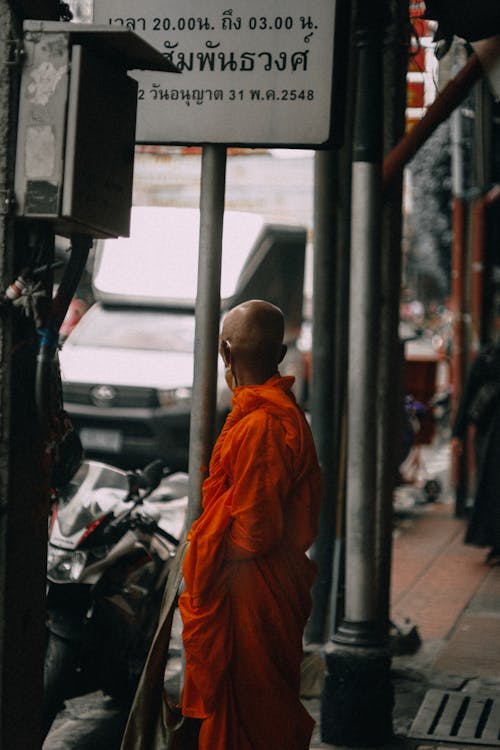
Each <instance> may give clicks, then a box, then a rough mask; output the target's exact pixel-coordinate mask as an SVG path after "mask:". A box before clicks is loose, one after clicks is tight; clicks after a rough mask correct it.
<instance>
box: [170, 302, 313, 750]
mask: <svg viewBox="0 0 500 750" xmlns="http://www.w3.org/2000/svg"><path fill="white" fill-rule="evenodd" d="M283 335H284V320H283V314H282V312H281V310H280V309H279V308H277V307H275V306H274V305H271V304H270V303H268V302H264V301H262V300H251V301H249V302H245V303H243V304H241V305H239V306H238V307H236V308H234V309H233V310H231V311H230V312H229V313H228V314H227V315H226V316H225V318H224V321H223V325H222V331H221V335H220V354H221V356H222V358H223V360H224V363H225V366H226V380H227V382H228V384H229V385H230V387H231V389H232V390H233V400H232V411H231V413H230V414H229V416H228V418H227V420H226V423H225V425H224V428H223V430H222V432H221V434H220V436H219V439H218V440H217V443H216V445H215V447H214V450H213V454H212V459H211V462H210V472H209V476H208V478H207V479H206V480H205V483H204V486H203V512H202V514H201V516H200V518H199V519H198V520H197V521H195V523H194V524H193V526H192V529H191V532H190V537H189V539H190V544H189V548H188V551H187V554H186V558H185V561H184V581H185V591H184V593H183V594H182V595H181V597H180V605H179V606H180V611H181V615H182V619H183V625H184V628H183V640H184V650H185V657H186V670H185V683H184V690H183V699H182V710H183V714H184V716H187V717H193V718H198V719H202V722H201V729H200V734H199V750H271V748H272V750H307V749H308V748H309V743H310V739H311V734H312V729H313V724H314V722H313V720H312V718H311V717H310V716H309V714H308V713H307V711H306V710H305V708H304V707H303V705H302V703H301V701H300V663H301V658H302V635H303V630H304V626H305V624H306V621H307V618H308V616H309V613H310V608H311V598H310V589H311V585H312V583H313V580H314V578H315V575H316V565H315V563H314V562H312V561H311V560H310V559H309V557H308V556H307V555H306V551H307V550H308V548H309V547H310V545H311V543H312V542H313V540H314V537H315V534H316V528H317V521H318V511H319V497H320V486H319V485H320V472H319V467H318V461H317V457H316V451H315V448H314V443H313V439H312V435H311V431H310V429H309V426H308V423H307V421H306V419H305V417H304V414H303V413H302V411H301V410H300V408H299V407H298V406H297V404H296V402H295V399H294V396H293V394H292V391H291V388H292V385H293V380H294V379H293V378H292V377H281V376H280V374H279V371H278V365H279V363H280V362H281V361H282V359H283V357H284V355H285V353H286V347H285V346H284V345H283Z"/></svg>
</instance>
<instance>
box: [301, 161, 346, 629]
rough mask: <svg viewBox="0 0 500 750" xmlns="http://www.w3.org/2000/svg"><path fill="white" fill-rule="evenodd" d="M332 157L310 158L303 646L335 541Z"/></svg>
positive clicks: (323, 604)
mask: <svg viewBox="0 0 500 750" xmlns="http://www.w3.org/2000/svg"><path fill="white" fill-rule="evenodd" d="M337 179H338V153H337V152H335V151H320V152H318V153H317V154H316V156H315V173H314V260H313V328H312V379H311V396H310V413H311V427H312V430H313V434H314V439H315V442H316V448H317V451H318V459H319V463H320V466H321V473H322V496H321V512H320V519H319V533H318V537H317V539H316V541H315V543H314V546H313V548H312V550H311V556H312V557H313V559H314V560H315V561H316V562H317V563H318V565H319V574H318V578H317V580H316V583H315V585H314V588H313V609H312V613H311V617H310V620H309V623H308V625H307V628H306V640H307V641H308V642H309V643H322V642H323V640H324V638H325V630H326V622H327V617H328V605H329V599H330V595H331V584H332V556H333V551H334V544H335V540H334V537H335V536H336V528H335V527H336V522H335V515H336V513H335V504H336V501H337V494H338V493H337V491H336V488H337V474H338V464H337V462H336V461H335V452H334V451H335V444H336V443H335V437H336V435H335V432H336V430H335V419H334V383H333V379H334V372H335V367H334V364H335V361H334V360H335V357H334V354H335V341H334V337H333V336H332V331H333V330H334V327H335V317H336V316H335V313H336V307H335V301H334V299H333V294H332V293H333V290H334V289H335V270H336V251H337V248H336V243H335V239H336V224H335V218H336V217H335V214H336V205H337V191H338V187H337V184H336V183H337Z"/></svg>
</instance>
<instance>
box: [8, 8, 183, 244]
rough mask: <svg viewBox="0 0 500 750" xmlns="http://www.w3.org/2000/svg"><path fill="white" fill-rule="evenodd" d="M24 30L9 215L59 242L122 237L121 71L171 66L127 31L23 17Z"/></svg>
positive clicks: (130, 129) (126, 187) (128, 86)
mask: <svg viewBox="0 0 500 750" xmlns="http://www.w3.org/2000/svg"><path fill="white" fill-rule="evenodd" d="M23 32H24V39H23V48H24V64H23V70H22V76H21V89H20V104H19V117H18V134H17V155H16V170H15V185H14V190H15V199H16V214H17V216H19V217H22V218H25V219H37V220H47V221H50V222H52V223H53V225H54V228H55V231H56V233H57V234H59V235H62V236H70V235H71V234H75V233H78V234H86V235H90V236H91V237H96V238H97V237H119V236H128V234H129V229H130V208H131V205H132V178H133V168H134V147H135V123H136V111H137V82H136V81H135V80H134V79H133V78H131V77H129V76H128V75H127V70H130V69H142V70H162V71H167V72H178V71H177V68H175V66H174V65H172V63H171V62H169V61H168V60H167V59H166V58H165V57H163V55H161V53H159V52H158V51H157V50H155V49H154V48H153V47H151V46H150V45H149V44H148V43H147V42H145V41H144V40H143V39H141V38H140V37H139V36H137V35H136V34H134V33H133V32H131V31H128V30H122V29H110V27H109V26H91V25H88V24H73V23H64V22H53V21H50V22H47V21H25V22H24V27H23Z"/></svg>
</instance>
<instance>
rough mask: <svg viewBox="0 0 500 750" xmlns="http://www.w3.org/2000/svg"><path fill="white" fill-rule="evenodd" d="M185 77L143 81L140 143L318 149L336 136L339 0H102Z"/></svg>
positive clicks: (117, 21)
mask: <svg viewBox="0 0 500 750" xmlns="http://www.w3.org/2000/svg"><path fill="white" fill-rule="evenodd" d="M94 23H97V24H112V25H118V26H122V27H126V28H130V29H132V30H133V31H135V32H136V33H138V34H140V35H141V36H143V37H144V38H145V39H146V40H147V41H148V42H149V43H150V44H152V45H153V46H154V47H156V48H157V49H159V50H161V51H162V52H163V53H164V54H165V55H166V56H167V57H169V58H170V59H171V60H172V62H173V63H174V64H175V65H176V66H177V67H178V68H179V69H180V71H181V73H180V74H175V73H152V72H146V73H142V72H141V73H139V72H137V73H136V72H134V77H135V78H137V80H138V82H139V94H138V96H139V103H138V104H139V107H138V115H137V117H138V122H137V137H136V140H137V142H138V143H169V144H201V143H224V144H233V145H236V144H238V145H247V146H250V145H251V146H258V145H283V146H286V145H289V146H313V145H321V144H323V143H325V142H327V141H328V139H329V137H330V132H331V110H332V104H331V102H332V85H333V47H334V27H335V0H321V2H320V1H319V0H316V2H314V3H307V2H304V0H272V2H269V0H267V1H264V0H234V1H233V2H232V3H229V2H228V0H225V1H224V2H221V0H163V1H162V0H142V2H140V3H138V2H137V0H95V2H94Z"/></svg>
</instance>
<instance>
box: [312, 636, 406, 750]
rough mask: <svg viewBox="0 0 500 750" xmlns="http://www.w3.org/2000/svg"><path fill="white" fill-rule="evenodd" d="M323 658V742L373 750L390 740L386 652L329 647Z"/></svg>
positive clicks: (391, 692)
mask: <svg viewBox="0 0 500 750" xmlns="http://www.w3.org/2000/svg"><path fill="white" fill-rule="evenodd" d="M325 658H326V666H327V674H326V678H325V684H324V688H323V692H322V695H321V739H322V741H323V742H327V743H329V744H332V745H345V746H347V747H376V746H378V745H383V744H385V743H386V742H389V741H390V740H392V739H393V727H392V710H393V707H394V687H393V685H392V682H391V656H390V651H389V649H388V648H386V647H380V646H379V647H374V648H362V647H359V646H345V645H337V644H329V646H327V649H326V653H325Z"/></svg>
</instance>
